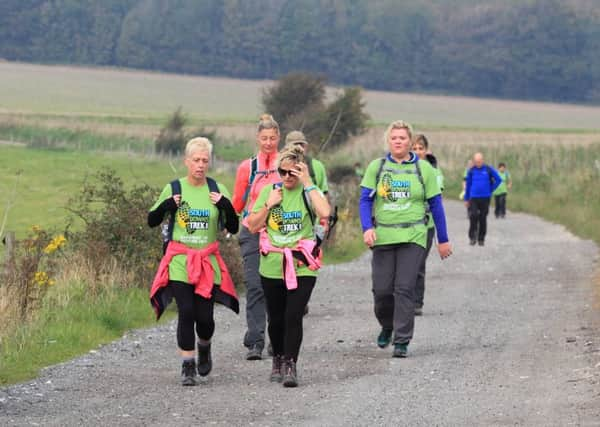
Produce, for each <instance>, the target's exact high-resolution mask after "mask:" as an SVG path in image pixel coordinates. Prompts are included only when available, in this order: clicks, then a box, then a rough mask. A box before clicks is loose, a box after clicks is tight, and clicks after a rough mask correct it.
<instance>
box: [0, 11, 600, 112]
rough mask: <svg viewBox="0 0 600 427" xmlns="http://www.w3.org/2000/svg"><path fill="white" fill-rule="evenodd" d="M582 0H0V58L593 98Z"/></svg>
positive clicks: (594, 40)
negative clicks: (299, 74) (305, 74)
mask: <svg viewBox="0 0 600 427" xmlns="http://www.w3.org/2000/svg"><path fill="white" fill-rule="evenodd" d="M599 51H600V4H598V2H594V1H590V0H489V1H486V2H481V1H478V0H453V1H450V0H447V1H444V0H103V1H102V2H97V1H94V0H3V1H2V2H0V57H1V58H4V59H7V60H19V61H30V62H40V63H67V64H88V65H110V66H122V67H134V68H142V69H151V70H162V71H170V72H178V73H191V74H204V75H220V76H230V77H241V78H279V77H280V76H282V75H285V74H287V73H289V72H291V71H303V72H310V73H318V74H323V75H326V76H327V77H328V79H329V81H331V82H333V83H337V84H343V85H360V86H363V87H366V88H370V89H380V90H395V91H415V92H432V93H448V94H464V95H474V96H486V97H499V98H514V99H535V100H552V101H561V102H593V103H594V102H595V103H597V102H599V101H600V55H598V54H597V53H598V52H599Z"/></svg>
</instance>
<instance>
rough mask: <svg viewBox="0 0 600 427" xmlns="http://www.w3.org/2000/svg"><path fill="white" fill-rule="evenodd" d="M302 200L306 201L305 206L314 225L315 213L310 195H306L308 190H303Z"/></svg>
mask: <svg viewBox="0 0 600 427" xmlns="http://www.w3.org/2000/svg"><path fill="white" fill-rule="evenodd" d="M302 200H303V201H304V207H306V210H307V211H308V216H309V217H310V223H311V224H312V225H313V227H314V225H315V213H314V212H313V210H312V205H311V204H310V201H309V200H308V197H307V196H306V191H304V190H303V191H302Z"/></svg>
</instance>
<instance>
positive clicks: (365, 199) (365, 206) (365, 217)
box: [358, 187, 375, 233]
mask: <svg viewBox="0 0 600 427" xmlns="http://www.w3.org/2000/svg"><path fill="white" fill-rule="evenodd" d="M371 191H373V190H372V189H371V188H367V187H361V190H360V200H359V202H358V211H359V214H360V224H361V226H362V230H363V233H364V232H365V231H367V230H369V229H371V228H373V219H372V218H371V216H372V212H373V203H374V202H375V198H374V197H373V198H372V197H371Z"/></svg>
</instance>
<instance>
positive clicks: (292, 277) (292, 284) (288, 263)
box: [260, 231, 322, 290]
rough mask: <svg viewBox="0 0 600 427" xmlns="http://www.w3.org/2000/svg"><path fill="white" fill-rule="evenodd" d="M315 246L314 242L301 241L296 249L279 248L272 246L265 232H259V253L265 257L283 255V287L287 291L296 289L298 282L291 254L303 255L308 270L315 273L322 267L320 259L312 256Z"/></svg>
mask: <svg viewBox="0 0 600 427" xmlns="http://www.w3.org/2000/svg"><path fill="white" fill-rule="evenodd" d="M316 245H317V242H315V241H314V240H309V239H302V240H300V241H299V242H298V243H297V244H296V247H294V248H280V247H277V246H274V245H273V244H272V243H271V240H270V239H269V235H268V234H267V232H266V231H261V232H260V252H261V253H262V254H263V255H266V254H268V253H269V252H275V253H279V254H283V262H284V264H285V269H284V273H285V286H286V287H287V288H288V289H289V290H293V289H296V288H298V281H297V279H296V269H295V268H294V255H293V253H292V252H293V251H298V252H301V253H302V255H304V257H305V258H306V261H308V265H307V267H308V269H309V270H312V271H315V270H318V269H319V268H321V265H322V263H321V257H320V256H318V257H316V258H315V257H314V256H313V254H312V252H313V250H314V249H315V246H316Z"/></svg>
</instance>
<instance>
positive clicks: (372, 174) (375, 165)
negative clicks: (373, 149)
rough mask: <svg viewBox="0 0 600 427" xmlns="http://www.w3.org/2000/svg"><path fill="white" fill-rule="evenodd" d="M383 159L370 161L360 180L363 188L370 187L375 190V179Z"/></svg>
mask: <svg viewBox="0 0 600 427" xmlns="http://www.w3.org/2000/svg"><path fill="white" fill-rule="evenodd" d="M380 162H381V160H379V159H376V160H373V161H372V162H371V163H369V166H367V170H366V171H365V174H364V176H363V178H362V181H361V182H360V186H361V187H363V188H368V189H369V190H374V189H375V188H376V187H377V183H376V182H375V179H376V178H377V170H378V169H379V163H380Z"/></svg>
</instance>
